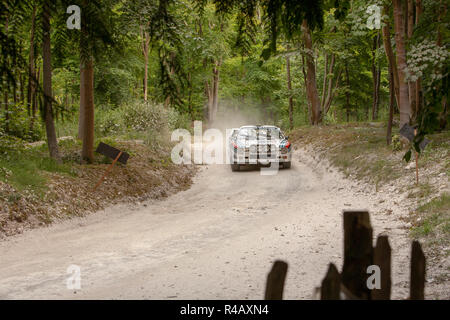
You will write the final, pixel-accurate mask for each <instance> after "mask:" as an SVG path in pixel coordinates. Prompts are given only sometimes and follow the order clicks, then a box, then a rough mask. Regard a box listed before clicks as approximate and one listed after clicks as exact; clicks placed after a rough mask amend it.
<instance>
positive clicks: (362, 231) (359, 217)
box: [341, 211, 373, 300]
mask: <svg viewBox="0 0 450 320" xmlns="http://www.w3.org/2000/svg"><path fill="white" fill-rule="evenodd" d="M372 259H373V247H372V227H371V225H370V218H369V212H367V211H344V265H343V267H342V273H341V279H342V280H341V281H342V284H343V285H344V286H345V287H346V288H347V289H348V290H349V291H350V292H351V294H353V295H354V296H355V297H357V298H359V299H364V300H366V299H370V290H369V288H367V283H366V281H367V267H368V266H370V265H372Z"/></svg>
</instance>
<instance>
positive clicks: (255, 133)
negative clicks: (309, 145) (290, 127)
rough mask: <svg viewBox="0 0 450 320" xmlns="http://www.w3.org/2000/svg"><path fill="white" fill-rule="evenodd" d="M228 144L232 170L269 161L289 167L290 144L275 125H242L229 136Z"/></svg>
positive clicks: (290, 156) (265, 163) (264, 163)
mask: <svg viewBox="0 0 450 320" xmlns="http://www.w3.org/2000/svg"><path fill="white" fill-rule="evenodd" d="M229 146H230V147H229V149H230V150H229V155H230V164H231V170H232V171H239V169H240V166H241V165H249V164H262V165H267V164H270V163H271V162H278V163H279V164H282V166H283V168H290V167H291V158H292V145H291V143H290V142H289V140H288V137H286V136H285V135H284V134H283V132H282V131H281V129H280V128H278V127H276V126H267V125H255V126H242V127H240V128H239V131H238V132H237V133H236V134H234V135H231V136H230V141H229Z"/></svg>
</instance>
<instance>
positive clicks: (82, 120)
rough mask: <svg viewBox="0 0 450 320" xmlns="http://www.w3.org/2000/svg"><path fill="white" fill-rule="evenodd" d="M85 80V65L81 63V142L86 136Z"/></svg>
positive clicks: (79, 131)
mask: <svg viewBox="0 0 450 320" xmlns="http://www.w3.org/2000/svg"><path fill="white" fill-rule="evenodd" d="M84 78H85V77H84V67H83V64H82V63H80V109H79V112H78V139H80V140H83V136H84V114H85V111H84V107H85V105H86V102H85V97H86V94H85V85H84Z"/></svg>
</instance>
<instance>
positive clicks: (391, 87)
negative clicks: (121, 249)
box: [386, 65, 395, 145]
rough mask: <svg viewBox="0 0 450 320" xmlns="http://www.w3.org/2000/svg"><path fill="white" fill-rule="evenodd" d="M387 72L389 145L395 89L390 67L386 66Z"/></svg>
mask: <svg viewBox="0 0 450 320" xmlns="http://www.w3.org/2000/svg"><path fill="white" fill-rule="evenodd" d="M388 70H389V118H388V123H387V131H386V143H387V145H390V144H391V142H392V121H393V119H394V103H395V87H394V71H393V70H392V66H391V65H389V66H388Z"/></svg>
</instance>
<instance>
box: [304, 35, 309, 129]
mask: <svg viewBox="0 0 450 320" xmlns="http://www.w3.org/2000/svg"><path fill="white" fill-rule="evenodd" d="M304 48H305V44H303V51H302V73H303V81H304V88H305V93H306V95H307V90H306V84H307V83H308V80H306V78H307V76H306V70H305V54H304ZM306 103H307V104H308V105H307V106H306V108H305V123H306V122H308V118H310V114H309V113H310V110H311V108H310V104H309V100H308V99H306Z"/></svg>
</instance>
